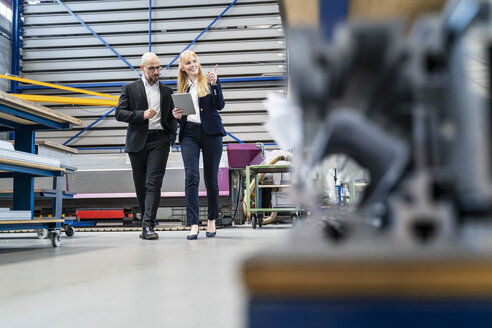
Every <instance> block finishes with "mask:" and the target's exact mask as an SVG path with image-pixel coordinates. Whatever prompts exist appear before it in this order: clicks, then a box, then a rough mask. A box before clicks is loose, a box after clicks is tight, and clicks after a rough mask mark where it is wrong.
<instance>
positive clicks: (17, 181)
mask: <svg viewBox="0 0 492 328" xmlns="http://www.w3.org/2000/svg"><path fill="white" fill-rule="evenodd" d="M72 125H81V121H80V120H79V119H76V118H73V117H71V116H68V115H65V114H61V113H58V112H56V111H54V110H52V109H49V108H47V107H44V106H41V105H38V104H33V103H31V102H29V101H25V100H22V99H18V98H16V97H14V96H11V95H9V94H7V93H4V92H0V132H3V131H14V132H15V137H14V138H15V150H16V151H20V152H27V153H30V154H34V153H35V147H34V145H35V143H34V140H35V132H36V131H38V130H50V129H70V128H71V127H72ZM0 170H1V172H0V178H13V179H14V189H13V209H14V211H15V210H24V211H30V212H31V219H30V220H8V221H0V230H1V231H7V230H24V229H48V231H49V238H50V239H51V243H52V245H53V247H57V246H59V245H60V242H61V236H60V228H61V227H62V225H63V223H64V220H63V219H62V218H50V219H41V220H40V219H35V218H34V217H33V210H34V178H35V177H41V176H45V177H46V176H47V177H58V176H62V175H63V174H64V173H65V171H66V169H65V168H63V167H61V166H51V165H46V164H41V163H32V162H27V161H23V160H21V159H19V160H16V159H7V158H0ZM58 194H60V195H61V193H58ZM61 201H62V197H61V196H60V197H55V202H57V204H56V205H55V207H59V206H60V205H59V204H61Z"/></svg>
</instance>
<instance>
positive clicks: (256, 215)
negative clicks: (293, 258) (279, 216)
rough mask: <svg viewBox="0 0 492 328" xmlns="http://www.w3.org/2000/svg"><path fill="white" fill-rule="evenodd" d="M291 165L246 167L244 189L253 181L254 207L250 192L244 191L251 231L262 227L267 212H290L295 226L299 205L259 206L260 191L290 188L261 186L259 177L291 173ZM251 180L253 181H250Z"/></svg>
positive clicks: (277, 185) (299, 210)
mask: <svg viewBox="0 0 492 328" xmlns="http://www.w3.org/2000/svg"><path fill="white" fill-rule="evenodd" d="M291 170H292V165H290V164H286V165H271V164H268V165H249V166H246V188H248V189H249V186H250V185H251V181H254V194H255V197H254V207H253V206H252V202H251V201H252V199H251V192H250V190H248V189H247V190H246V211H247V212H248V213H249V214H250V215H251V225H252V227H253V229H256V228H257V227H259V228H261V227H263V220H264V218H265V213H267V212H291V218H292V219H293V220H292V222H293V223H294V224H296V223H297V222H298V220H299V219H300V217H301V207H300V206H299V205H294V206H288V207H275V206H272V207H270V208H263V207H262V204H261V197H260V194H261V190H262V189H266V188H269V189H272V190H278V189H279V188H287V187H291V185H286V184H275V183H274V184H261V183H260V179H261V178H260V175H261V174H264V173H287V172H291ZM252 179H253V180H252Z"/></svg>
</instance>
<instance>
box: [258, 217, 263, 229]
mask: <svg viewBox="0 0 492 328" xmlns="http://www.w3.org/2000/svg"><path fill="white" fill-rule="evenodd" d="M258 226H259V227H260V228H261V227H263V215H258Z"/></svg>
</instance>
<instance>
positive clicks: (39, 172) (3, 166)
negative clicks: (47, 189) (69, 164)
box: [0, 164, 62, 178]
mask: <svg viewBox="0 0 492 328" xmlns="http://www.w3.org/2000/svg"><path fill="white" fill-rule="evenodd" d="M0 169H2V170H9V171H10V172H0V178H12V177H14V176H15V174H16V172H19V173H26V174H29V175H32V176H34V177H57V176H61V175H62V172H61V171H48V170H40V169H35V168H30V167H23V166H16V165H9V164H0ZM12 170H14V171H16V172H12Z"/></svg>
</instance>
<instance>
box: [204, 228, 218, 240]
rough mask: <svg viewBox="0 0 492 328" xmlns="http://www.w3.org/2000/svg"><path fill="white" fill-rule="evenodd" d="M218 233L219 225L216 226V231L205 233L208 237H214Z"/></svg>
mask: <svg viewBox="0 0 492 328" xmlns="http://www.w3.org/2000/svg"><path fill="white" fill-rule="evenodd" d="M216 233H217V227H216V228H215V231H214V232H208V231H207V232H206V233H205V235H206V236H207V238H213V237H215V234H216Z"/></svg>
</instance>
